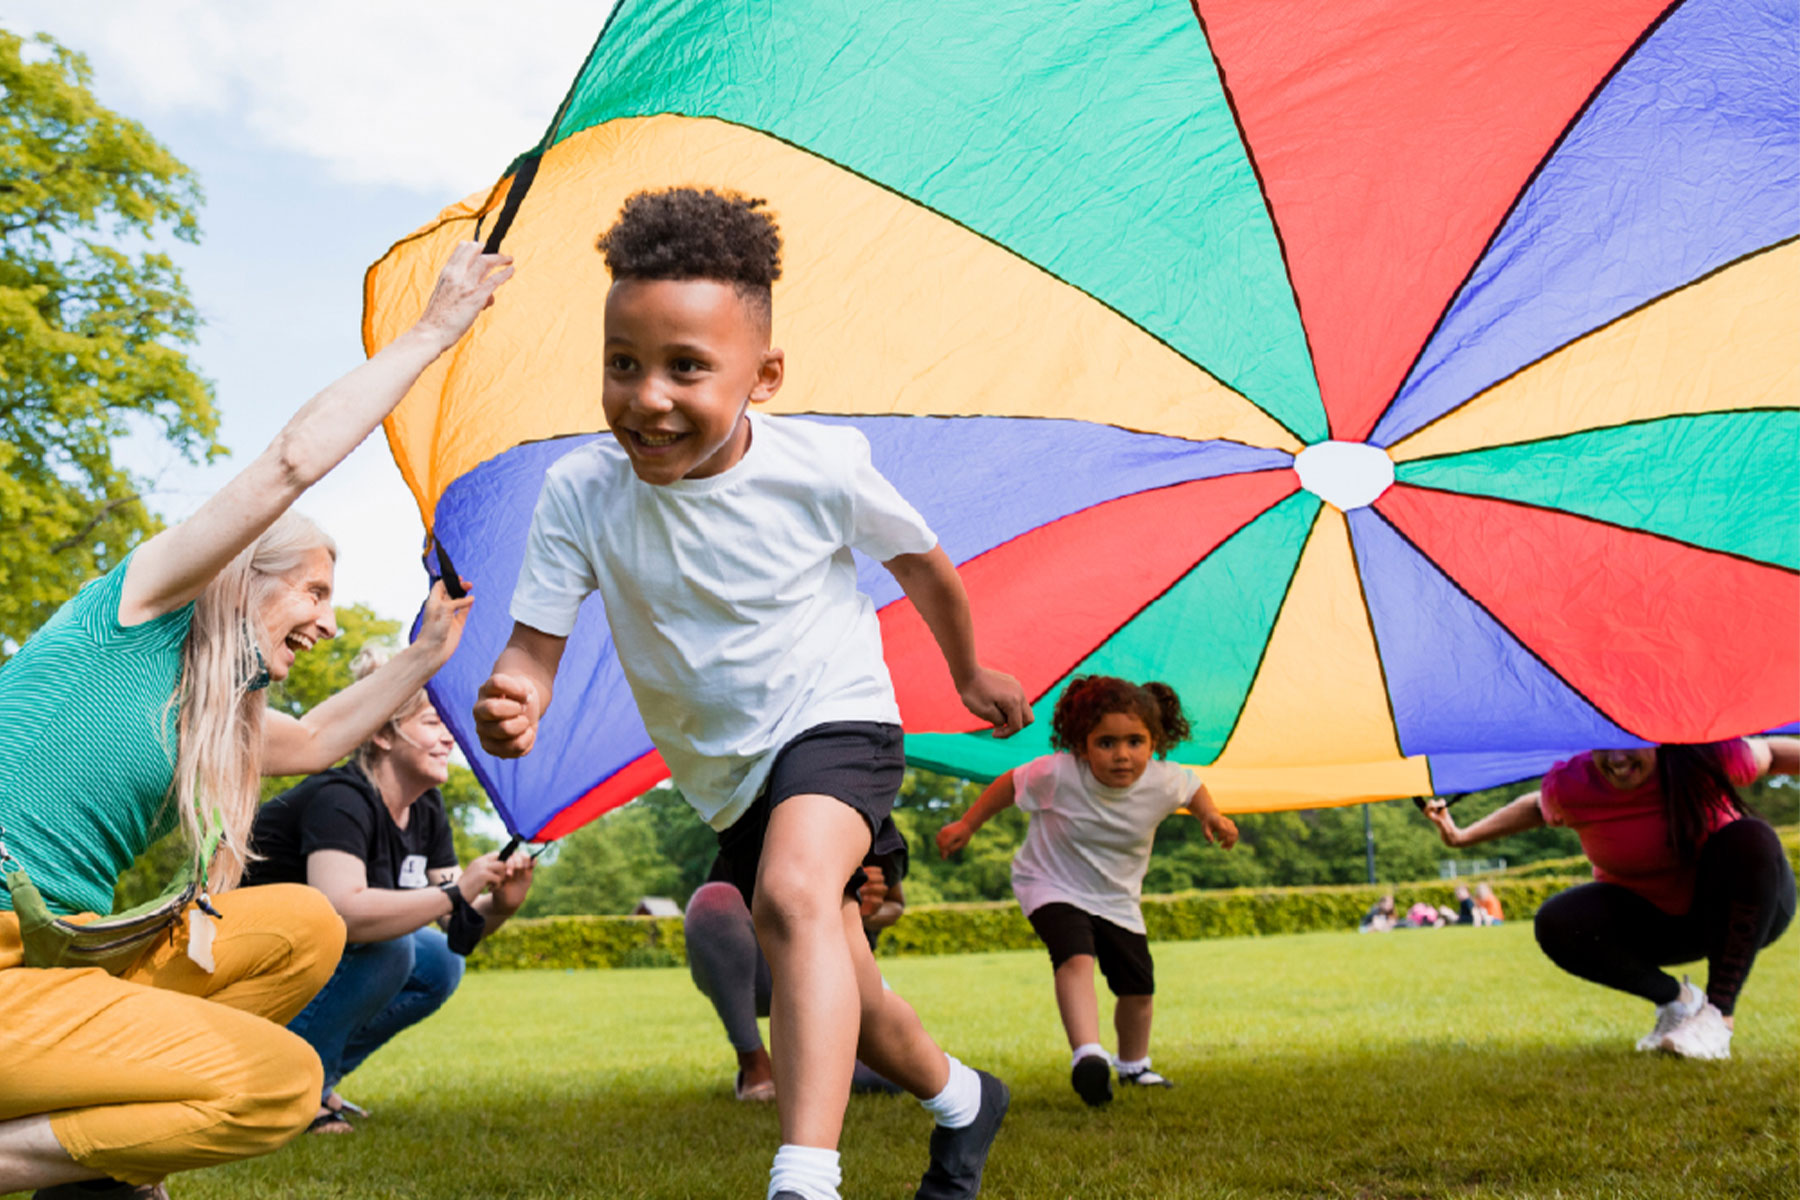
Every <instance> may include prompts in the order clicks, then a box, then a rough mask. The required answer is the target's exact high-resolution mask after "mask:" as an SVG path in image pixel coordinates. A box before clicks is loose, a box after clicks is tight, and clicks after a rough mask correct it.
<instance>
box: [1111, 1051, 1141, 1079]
mask: <svg viewBox="0 0 1800 1200" xmlns="http://www.w3.org/2000/svg"><path fill="white" fill-rule="evenodd" d="M1113 1067H1114V1068H1115V1069H1117V1071H1118V1072H1119V1074H1121V1075H1136V1074H1137V1073H1138V1072H1139V1071H1148V1070H1149V1069H1150V1056H1149V1055H1148V1054H1146V1055H1144V1057H1142V1058H1134V1059H1132V1060H1131V1061H1130V1062H1126V1061H1125V1060H1124V1059H1122V1058H1120V1059H1115V1060H1113Z"/></svg>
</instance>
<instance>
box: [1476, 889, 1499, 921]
mask: <svg viewBox="0 0 1800 1200" xmlns="http://www.w3.org/2000/svg"><path fill="white" fill-rule="evenodd" d="M1475 903H1476V904H1477V905H1479V906H1480V908H1481V911H1482V912H1484V913H1486V914H1487V923H1488V924H1489V925H1498V924H1500V922H1502V921H1504V920H1506V910H1505V909H1503V908H1501V907H1500V897H1498V896H1496V895H1494V889H1493V888H1492V887H1490V886H1489V885H1488V884H1485V883H1478V884H1476V885H1475Z"/></svg>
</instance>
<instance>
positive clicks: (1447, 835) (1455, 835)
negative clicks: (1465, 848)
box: [1425, 798, 1462, 848]
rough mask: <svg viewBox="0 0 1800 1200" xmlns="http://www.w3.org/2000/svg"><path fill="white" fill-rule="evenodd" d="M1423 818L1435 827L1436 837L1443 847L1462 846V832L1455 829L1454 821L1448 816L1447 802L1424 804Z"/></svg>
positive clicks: (1433, 801)
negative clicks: (1440, 839)
mask: <svg viewBox="0 0 1800 1200" xmlns="http://www.w3.org/2000/svg"><path fill="white" fill-rule="evenodd" d="M1425 818H1426V820H1428V821H1430V822H1431V823H1432V824H1433V825H1436V826H1437V831H1438V837H1440V838H1442V839H1443V841H1444V845H1446V846H1450V847H1452V848H1456V847H1460V846H1461V845H1462V830H1461V829H1459V828H1457V825H1456V819H1455V818H1454V817H1452V816H1451V815H1450V805H1449V803H1448V802H1447V801H1443V800H1438V799H1435V798H1434V799H1431V800H1427V801H1426V802H1425Z"/></svg>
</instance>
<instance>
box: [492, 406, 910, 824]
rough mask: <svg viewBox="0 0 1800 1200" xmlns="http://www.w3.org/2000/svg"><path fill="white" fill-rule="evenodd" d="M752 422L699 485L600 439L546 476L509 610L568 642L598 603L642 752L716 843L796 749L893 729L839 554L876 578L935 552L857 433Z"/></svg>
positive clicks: (869, 617) (851, 567)
mask: <svg viewBox="0 0 1800 1200" xmlns="http://www.w3.org/2000/svg"><path fill="white" fill-rule="evenodd" d="M750 421H751V425H750V429H751V438H750V447H749V449H748V450H747V451H746V452H745V454H744V457H743V458H742V459H741V460H740V461H739V462H737V463H736V464H735V465H734V466H732V468H731V469H730V470H728V471H724V472H722V473H721V474H718V475H714V476H711V477H710V478H706V479H682V480H677V481H676V482H674V483H670V484H663V485H652V484H647V483H645V482H643V481H642V480H640V479H639V478H638V477H637V475H636V474H635V473H634V472H633V471H632V469H631V462H630V460H629V459H628V458H627V457H626V455H625V450H624V448H623V447H622V446H620V445H619V444H618V442H617V441H616V440H614V439H613V438H602V439H598V440H596V441H594V442H591V443H589V444H588V445H586V446H583V447H582V448H581V449H579V450H576V451H573V452H572V453H570V454H567V455H564V456H563V457H562V458H561V459H558V460H557V461H556V463H555V464H553V465H552V466H551V468H550V470H549V472H548V473H547V475H546V476H545V479H544V487H543V491H542V492H541V493H540V494H539V496H538V504H537V511H536V512H535V513H534V514H533V516H532V519H531V533H530V535H529V538H528V540H527V543H526V550H525V561H524V565H523V566H522V567H521V568H520V571H519V582H518V585H517V587H516V588H515V589H514V591H513V600H512V616H513V619H514V620H516V621H519V622H521V623H522V624H525V625H529V626H531V627H532V628H533V629H537V630H541V631H542V632H544V633H548V634H551V635H554V636H558V637H566V636H567V635H568V634H569V632H570V631H571V630H573V629H574V628H575V616H576V613H577V611H578V610H579V609H580V607H581V602H582V600H583V599H584V598H585V597H586V596H587V595H588V594H589V593H591V592H594V591H598V592H599V593H600V596H601V600H602V603H604V605H605V607H606V619H607V624H608V625H609V626H610V627H611V630H612V640H613V647H614V649H615V651H616V652H617V653H618V656H619V663H620V665H621V666H622V667H623V668H624V672H625V678H626V680H627V681H628V682H629V683H630V685H631V692H632V697H633V698H634V699H635V700H636V701H637V706H638V711H639V713H640V714H641V715H642V716H643V719H644V726H645V728H646V729H647V730H648V731H649V733H650V739H651V741H653V742H654V743H655V744H656V748H657V749H658V750H659V751H661V753H662V756H663V761H664V762H665V763H667V764H668V767H669V772H670V774H671V775H672V776H673V777H674V780H675V783H676V784H677V785H678V786H679V787H680V788H681V791H682V794H683V795H685V796H686V797H687V799H688V802H689V803H690V804H692V805H693V806H694V808H695V809H696V810H697V811H698V812H699V813H700V816H701V817H702V818H704V819H705V820H706V822H707V823H708V824H710V825H711V826H712V827H713V828H714V829H726V828H729V827H730V826H731V824H732V823H733V822H735V821H736V820H737V819H738V818H739V817H740V816H742V815H743V814H744V811H745V810H746V809H747V808H749V807H750V804H751V802H752V801H753V800H755V798H756V793H757V790H758V789H759V788H761V786H762V784H763V781H764V779H765V778H766V777H767V775H768V770H769V766H770V762H771V760H772V758H773V757H774V754H775V752H776V751H778V750H780V749H781V747H782V746H784V745H786V744H787V743H788V742H789V741H791V740H792V739H793V738H794V737H796V736H797V735H799V734H800V733H803V732H804V731H806V730H807V729H810V728H812V727H813V726H815V725H819V724H822V723H823V722H826V721H885V722H891V723H895V724H898V723H899V720H900V710H899V707H898V705H897V704H896V703H895V700H894V688H893V683H892V681H891V680H890V679H889V677H888V671H887V664H886V663H885V662H884V661H883V660H882V657H881V631H880V626H879V624H878V622H877V620H876V616H875V605H874V602H873V601H871V600H870V599H869V597H868V596H867V595H865V594H864V593H862V592H861V591H859V590H857V586H856V562H855V559H854V557H853V556H852V555H851V553H850V551H851V548H852V547H854V548H855V549H857V550H860V551H862V552H863V553H864V554H867V555H869V556H870V557H871V558H874V559H877V560H878V561H882V562H885V561H887V560H888V559H891V558H894V557H895V556H897V555H901V554H922V553H924V552H925V551H927V550H930V549H931V548H932V547H933V546H935V545H937V537H936V535H934V534H933V533H932V531H931V528H930V527H929V526H928V525H926V523H925V520H924V518H923V517H921V516H920V515H919V514H918V512H917V511H916V510H915V509H914V508H913V507H912V505H910V504H908V503H907V502H906V500H905V499H904V498H903V497H902V496H901V495H900V493H899V492H898V491H897V490H896V489H895V488H894V485H893V484H891V483H889V482H888V481H887V479H886V478H884V477H883V476H882V475H881V473H880V472H878V471H877V470H875V467H874V465H873V464H872V463H871V462H870V459H869V443H868V439H866V438H865V437H864V436H863V435H862V434H861V433H860V432H859V431H857V430H856V429H853V428H850V427H847V426H837V425H824V424H819V423H816V422H812V421H805V420H799V419H796V418H793V417H771V416H766V415H763V414H761V413H751V414H750Z"/></svg>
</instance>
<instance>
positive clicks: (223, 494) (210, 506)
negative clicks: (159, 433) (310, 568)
mask: <svg viewBox="0 0 1800 1200" xmlns="http://www.w3.org/2000/svg"><path fill="white" fill-rule="evenodd" d="M511 261H512V260H511V259H510V258H508V257H507V256H505V255H499V254H482V253H481V252H480V247H479V246H477V245H476V243H474V242H464V243H462V244H461V245H459V246H457V248H456V249H455V250H453V251H452V252H451V254H450V260H449V262H447V263H446V264H445V265H444V269H443V271H442V273H440V274H439V275H438V280H437V286H436V287H435V288H433V289H432V292H431V298H430V299H429V300H427V301H426V302H425V311H424V313H423V314H422V315H421V316H420V317H419V319H418V321H417V322H416V323H415V324H414V325H413V326H412V328H411V329H408V330H407V331H406V332H405V333H403V334H401V335H400V336H399V337H397V338H395V339H394V340H393V341H392V342H390V343H389V344H388V345H387V346H385V347H384V348H383V349H382V350H381V352H380V353H378V354H376V355H375V356H374V357H373V358H371V359H369V361H367V362H365V363H363V364H362V365H361V366H359V367H357V368H356V369H355V370H354V371H351V372H350V373H349V374H348V375H345V376H344V377H343V378H342V379H340V380H338V381H337V382H336V383H334V384H332V385H331V386H330V387H327V388H326V389H325V390H324V391H322V392H320V393H319V394H318V395H316V396H314V397H313V398H312V399H311V400H309V401H307V402H306V404H305V405H304V406H302V407H301V409H300V411H299V412H297V413H295V414H294V415H293V417H291V418H290V419H289V420H288V423H287V424H286V425H285V426H283V427H282V430H281V432H280V433H278V434H276V435H275V440H274V441H273V442H270V443H269V446H268V448H267V449H265V450H264V451H263V452H262V453H261V454H259V455H257V456H256V458H255V459H254V460H253V461H252V462H251V463H250V465H249V466H247V467H245V468H244V469H243V470H242V471H240V472H238V474H237V476H236V477H235V478H233V479H232V480H231V482H230V483H227V484H226V485H225V486H224V487H223V488H221V489H220V490H219V491H218V492H217V493H216V494H214V495H213V496H212V498H210V499H209V500H207V501H206V503H204V504H202V505H201V506H200V510H199V511H198V512H196V513H195V514H194V515H193V516H191V517H189V518H188V519H187V520H186V521H183V522H182V523H181V524H179V525H177V526H175V527H174V528H172V529H165V530H163V531H162V532H161V533H159V534H157V535H156V536H155V537H153V538H151V539H150V540H149V541H147V542H145V543H144V544H143V545H142V546H140V547H138V550H137V553H136V554H134V555H133V556H132V559H131V565H130V566H129V567H128V568H126V571H125V586H124V592H123V595H122V596H121V598H120V602H119V623H120V624H122V625H137V624H140V623H142V622H144V621H148V620H151V619H153V618H155V617H159V616H161V615H162V614H163V613H166V612H171V611H173V610H175V609H177V608H180V607H181V606H182V605H183V604H186V603H187V602H188V601H190V600H192V599H194V598H195V597H196V596H198V595H199V594H200V592H201V591H202V590H203V589H204V588H205V587H206V585H207V584H208V583H210V582H211V581H212V578H213V576H215V575H217V574H218V573H219V572H220V571H221V570H223V569H224V567H225V564H227V563H229V562H230V561H231V560H232V559H233V558H235V557H237V555H238V554H239V553H240V552H241V551H242V550H243V549H244V547H246V546H248V545H249V544H250V543H251V542H253V541H255V540H256V539H257V538H258V537H259V536H261V534H262V533H263V531H264V530H266V529H268V527H269V526H270V525H272V524H274V523H275V520H276V518H278V517H280V516H281V514H282V513H284V512H286V511H287V510H288V507H289V506H290V505H292V504H293V503H294V501H295V500H296V499H298V498H299V496H300V494H301V493H302V492H304V491H305V490H306V489H307V488H309V487H311V486H312V485H313V484H315V483H317V482H318V481H319V480H320V479H323V478H324V477H325V475H326V473H327V472H329V471H330V470H331V469H332V468H333V467H335V466H337V465H338V463H340V462H342V461H343V460H344V459H345V457H347V456H348V455H349V453H350V452H351V451H352V450H354V449H356V447H357V446H358V445H360V444H361V443H362V440H363V439H364V438H366V437H368V436H369V434H370V433H372V432H373V431H374V429H375V427H376V426H377V425H379V424H381V422H382V419H383V418H385V417H386V416H387V415H388V413H390V412H392V411H393V410H394V407H395V406H396V405H397V404H399V403H400V400H401V398H402V397H403V396H405V395H406V392H407V389H409V388H410V387H412V385H413V382H414V381H415V380H416V379H418V377H419V375H420V374H421V373H423V372H424V370H425V368H426V367H428V366H430V365H431V364H432V362H433V361H434V360H435V359H436V358H437V356H438V355H440V354H442V353H443V352H444V351H445V350H447V349H449V348H450V347H451V346H453V345H455V344H456V343H457V341H458V340H459V339H460V338H461V337H462V336H463V334H464V333H466V332H468V329H469V327H470V326H471V325H473V324H474V323H475V318H476V317H477V316H479V315H480V313H481V310H482V309H484V308H486V307H487V306H488V305H490V304H492V303H493V302H494V289H495V288H498V287H499V286H500V285H501V284H502V283H504V282H506V280H507V279H508V278H509V277H510V276H511V275H512V267H511V266H509V265H508V264H509V263H510V262H511Z"/></svg>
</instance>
